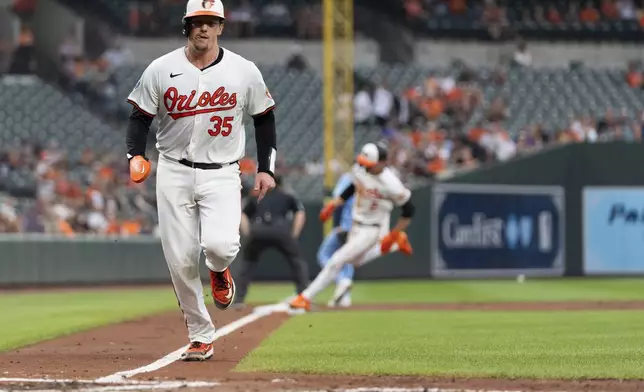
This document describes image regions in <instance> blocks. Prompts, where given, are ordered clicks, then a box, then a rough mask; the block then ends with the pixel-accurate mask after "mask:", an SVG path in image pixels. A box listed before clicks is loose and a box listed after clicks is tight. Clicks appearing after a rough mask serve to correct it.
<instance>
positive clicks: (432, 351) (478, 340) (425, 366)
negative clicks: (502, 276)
mask: <svg viewBox="0 0 644 392" xmlns="http://www.w3.org/2000/svg"><path fill="white" fill-rule="evenodd" d="M643 323H644V313H643V312H634V311H610V312H594V311H593V312H477V311H460V312H453V311H451V312H419V311H395V312H393V311H390V312H354V313H351V312H342V313H332V312H331V313H311V314H307V315H303V316H297V317H293V318H291V319H290V320H289V321H288V322H287V323H286V324H285V325H284V326H283V327H282V328H280V329H279V330H278V331H276V332H275V333H274V334H273V335H272V336H271V337H270V338H269V339H267V340H266V341H265V342H264V343H263V344H262V345H261V346H260V347H259V348H258V349H256V350H255V351H253V352H252V353H251V354H250V356H248V357H246V358H245V359H244V360H243V361H242V363H241V364H240V365H239V366H238V367H237V369H236V371H269V372H294V373H327V374H364V375H371V374H379V375H387V374H389V375H449V376H468V377H472V376H482V377H503V378H507V377H524V378H624V379H628V378H640V379H641V378H644V367H642V358H643V357H644V347H643V345H642V341H643V340H644V328H642V325H643Z"/></svg>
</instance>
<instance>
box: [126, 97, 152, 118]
mask: <svg viewBox="0 0 644 392" xmlns="http://www.w3.org/2000/svg"><path fill="white" fill-rule="evenodd" d="M127 103H129V104H130V105H132V106H134V107H135V108H136V109H137V110H138V111H139V112H141V113H143V114H145V115H146V116H149V117H152V118H154V114H150V113H148V112H146V111H145V110H143V109H141V107H140V106H139V104H137V103H136V102H134V101H132V100H131V99H128V100H127Z"/></svg>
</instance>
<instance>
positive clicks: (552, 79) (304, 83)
mask: <svg viewBox="0 0 644 392" xmlns="http://www.w3.org/2000/svg"><path fill="white" fill-rule="evenodd" d="M260 69H261V71H262V73H263V75H264V78H265V80H266V83H267V85H268V86H269V88H270V90H271V93H272V95H273V96H274V98H275V99H276V101H277V102H278V105H277V109H276V117H277V121H278V124H277V126H278V133H279V152H280V156H281V158H283V161H284V162H285V164H286V165H287V166H290V167H303V165H304V164H305V163H311V162H320V161H321V160H322V158H323V139H324V138H323V114H322V113H323V111H322V109H323V105H322V94H321V92H322V81H321V79H320V76H319V75H317V74H316V73H315V72H314V71H303V72H301V71H291V70H287V69H285V68H283V67H280V66H260ZM142 71H143V68H142V67H141V66H135V67H130V68H128V69H127V72H126V70H122V72H119V74H118V75H119V77H120V79H119V80H118V85H119V99H120V100H121V104H122V105H123V107H124V108H125V107H128V104H127V103H126V101H125V100H126V97H127V95H128V93H129V92H130V89H131V88H132V86H133V85H134V84H135V83H136V81H137V80H138V78H139V76H140V75H141V72H142ZM459 72H460V70H459V68H458V67H450V68H444V69H427V68H424V67H419V66H410V67H404V66H380V67H378V68H370V69H358V70H357V73H358V75H359V77H361V78H364V79H366V80H370V81H372V82H374V83H376V82H378V81H386V82H387V84H388V86H389V88H390V89H391V90H392V91H393V92H394V93H397V94H399V93H402V92H403V91H404V90H405V89H406V88H408V87H410V86H414V85H419V84H421V83H422V82H423V80H425V79H426V78H427V77H428V76H430V75H433V76H451V77H454V78H457V77H458V74H459ZM476 72H477V76H478V80H479V81H480V82H479V85H480V87H481V89H482V92H483V95H484V97H485V100H486V102H490V100H492V99H493V98H495V97H497V96H503V97H504V98H505V99H506V101H507V102H508V109H509V112H510V119H509V120H508V121H507V122H506V124H505V126H506V129H508V131H510V133H512V134H516V133H517V132H518V131H520V130H522V129H524V128H525V127H526V126H528V125H530V124H535V123H542V124H543V125H544V126H545V127H546V128H548V129H552V130H555V129H561V128H564V127H566V126H568V125H569V124H570V120H571V117H572V116H579V115H590V116H592V117H594V118H595V119H597V118H599V117H600V116H602V115H603V114H604V113H605V111H606V110H607V109H609V108H612V109H615V110H616V111H621V110H626V111H627V112H628V113H629V114H630V115H631V116H634V115H636V114H637V113H638V112H639V110H641V108H642V107H644V94H643V92H642V90H636V89H631V88H629V87H628V86H627V84H626V83H625V82H624V71H623V70H614V69H603V70H598V69H591V68H585V67H578V68H566V69H531V68H513V69H510V70H509V71H508V74H507V81H506V83H505V84H503V85H495V84H491V83H486V80H487V78H488V76H489V75H490V73H491V70H489V69H479V70H477V71H476ZM0 108H1V109H0V126H1V127H2V129H3V132H0V142H1V143H2V145H4V146H7V145H8V146H11V145H15V144H16V143H18V141H19V140H20V139H23V138H30V139H34V140H38V141H40V142H43V143H47V142H50V141H52V140H54V141H57V142H58V143H59V145H60V146H61V147H63V148H67V149H69V151H70V153H71V154H72V156H71V158H72V159H73V158H74V154H78V153H79V152H80V151H81V150H82V148H83V147H86V146H91V147H92V148H93V149H99V150H100V149H110V150H112V151H115V152H117V153H120V152H122V149H123V134H122V132H119V131H117V130H114V129H112V128H111V127H109V126H107V125H104V124H103V123H102V122H101V120H100V119H99V118H97V117H96V116H94V115H93V114H91V113H90V112H88V111H87V110H85V109H84V108H83V107H82V106H80V105H79V104H76V103H74V102H73V101H72V100H71V99H70V98H68V97H67V96H66V95H65V94H64V93H62V92H60V91H59V90H57V89H56V88H54V87H52V86H50V85H48V84H46V83H44V82H42V81H38V80H36V81H33V82H31V83H29V84H20V83H11V82H7V81H5V82H3V83H2V88H1V89H0ZM482 118H483V108H479V109H478V110H477V111H476V112H475V113H474V115H473V116H472V117H471V118H470V120H469V124H467V125H466V127H469V126H472V125H474V124H475V123H476V122H477V121H479V120H481V119H482ZM246 124H247V134H248V138H247V152H248V155H249V156H254V155H255V142H254V138H253V135H252V132H253V131H252V130H253V127H252V120H251V119H246ZM379 137H380V130H378V129H377V128H368V127H360V128H357V129H356V131H355V147H356V149H358V148H359V147H360V145H362V144H363V143H364V142H366V141H369V140H375V139H377V138H379ZM9 175H10V176H11V178H4V179H2V180H3V181H2V182H3V183H4V184H5V185H4V186H8V185H7V184H13V185H11V186H12V187H14V188H15V187H19V188H20V187H22V188H29V187H30V185H33V184H30V183H29V182H30V181H31V180H30V179H29V178H30V176H29V175H27V173H16V172H11V174H9ZM286 180H287V182H288V183H290V184H292V185H293V186H294V187H295V188H296V189H295V190H296V191H297V192H298V194H300V195H301V197H302V198H304V199H307V198H319V197H321V195H322V180H321V177H320V176H319V175H304V174H292V177H291V178H287V179H286Z"/></svg>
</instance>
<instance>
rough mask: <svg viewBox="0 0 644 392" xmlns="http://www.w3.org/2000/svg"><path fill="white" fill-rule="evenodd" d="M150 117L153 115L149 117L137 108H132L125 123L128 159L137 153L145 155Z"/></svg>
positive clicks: (150, 122) (150, 123)
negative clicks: (128, 120)
mask: <svg viewBox="0 0 644 392" xmlns="http://www.w3.org/2000/svg"><path fill="white" fill-rule="evenodd" d="M152 119H153V117H150V116H149V115H147V114H145V113H143V112H142V111H140V110H139V109H137V108H132V113H131V114H130V122H129V123H128V125H127V135H126V137H125V144H126V145H127V157H128V159H131V158H132V157H135V156H137V155H142V156H145V148H146V144H147V140H148V132H150V126H151V125H152Z"/></svg>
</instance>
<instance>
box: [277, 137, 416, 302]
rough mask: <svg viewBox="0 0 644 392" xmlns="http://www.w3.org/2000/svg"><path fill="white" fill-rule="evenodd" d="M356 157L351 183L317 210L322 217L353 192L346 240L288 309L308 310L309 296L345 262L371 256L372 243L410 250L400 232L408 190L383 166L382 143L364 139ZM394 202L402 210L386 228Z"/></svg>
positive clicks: (407, 214) (407, 219)
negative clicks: (396, 218) (391, 225)
mask: <svg viewBox="0 0 644 392" xmlns="http://www.w3.org/2000/svg"><path fill="white" fill-rule="evenodd" d="M356 161H357V163H356V164H355V165H354V166H353V169H352V177H353V178H352V180H353V181H352V182H353V183H352V185H350V186H349V187H347V189H346V190H345V191H344V192H342V194H341V195H340V197H339V198H336V199H334V200H332V201H331V202H329V203H328V204H327V205H325V206H324V208H323V209H322V211H321V212H320V219H321V220H322V221H326V220H327V219H329V217H330V216H331V215H332V214H333V211H334V210H335V209H336V208H337V207H338V206H340V205H342V204H343V203H345V202H346V201H347V200H349V199H350V198H351V197H352V196H353V195H354V194H355V201H354V202H353V203H354V204H353V224H352V227H351V231H350V233H349V236H348V239H347V242H346V243H345V244H344V245H343V246H342V247H341V248H340V249H338V251H337V252H335V253H334V254H333V256H331V258H330V259H329V261H328V262H327V264H326V265H325V266H324V268H323V269H322V271H320V273H319V274H318V276H317V277H316V278H315V280H314V281H313V282H312V283H311V284H310V285H309V287H307V288H306V289H305V290H304V291H303V292H302V293H301V294H300V295H298V296H297V297H296V298H295V299H293V300H292V301H291V302H290V307H291V308H292V309H303V310H310V308H311V300H312V299H313V298H315V296H316V295H317V294H318V293H319V292H320V291H322V290H324V289H325V288H326V287H327V286H328V285H329V284H330V283H331V282H332V281H333V280H334V279H336V277H337V276H338V274H339V273H340V270H341V269H342V268H343V267H344V265H345V264H348V263H350V264H353V265H354V266H356V267H359V266H361V265H364V264H365V263H367V262H369V261H371V260H373V259H374V258H375V257H373V255H372V254H369V253H372V252H370V250H372V249H373V248H374V246H377V245H379V246H377V247H376V249H377V253H378V255H379V254H380V253H382V254H385V253H388V252H390V251H391V250H392V248H393V247H394V245H397V247H398V249H399V250H400V251H401V252H403V253H405V254H407V255H409V254H411V253H412V248H411V245H410V243H409V240H408V239H407V235H406V233H405V232H404V230H405V229H406V228H407V226H409V224H410V223H411V218H412V216H413V215H414V210H415V208H414V205H413V204H412V202H411V191H410V190H409V189H407V188H406V187H405V186H404V185H403V184H402V182H401V181H400V179H399V178H398V177H396V175H395V174H394V172H393V171H392V170H391V169H389V168H388V167H387V162H386V161H387V149H386V147H385V146H383V145H381V144H374V143H367V144H365V145H364V146H363V148H362V150H361V152H360V154H359V155H358V157H357V159H356ZM394 205H396V206H400V207H401V208H402V213H401V216H400V218H399V219H398V222H396V225H395V226H394V228H393V229H391V230H389V216H390V214H391V211H392V209H393V207H394ZM383 231H386V232H387V234H386V235H384V236H382V235H381V233H382V232H383ZM376 257H377V256H376Z"/></svg>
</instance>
